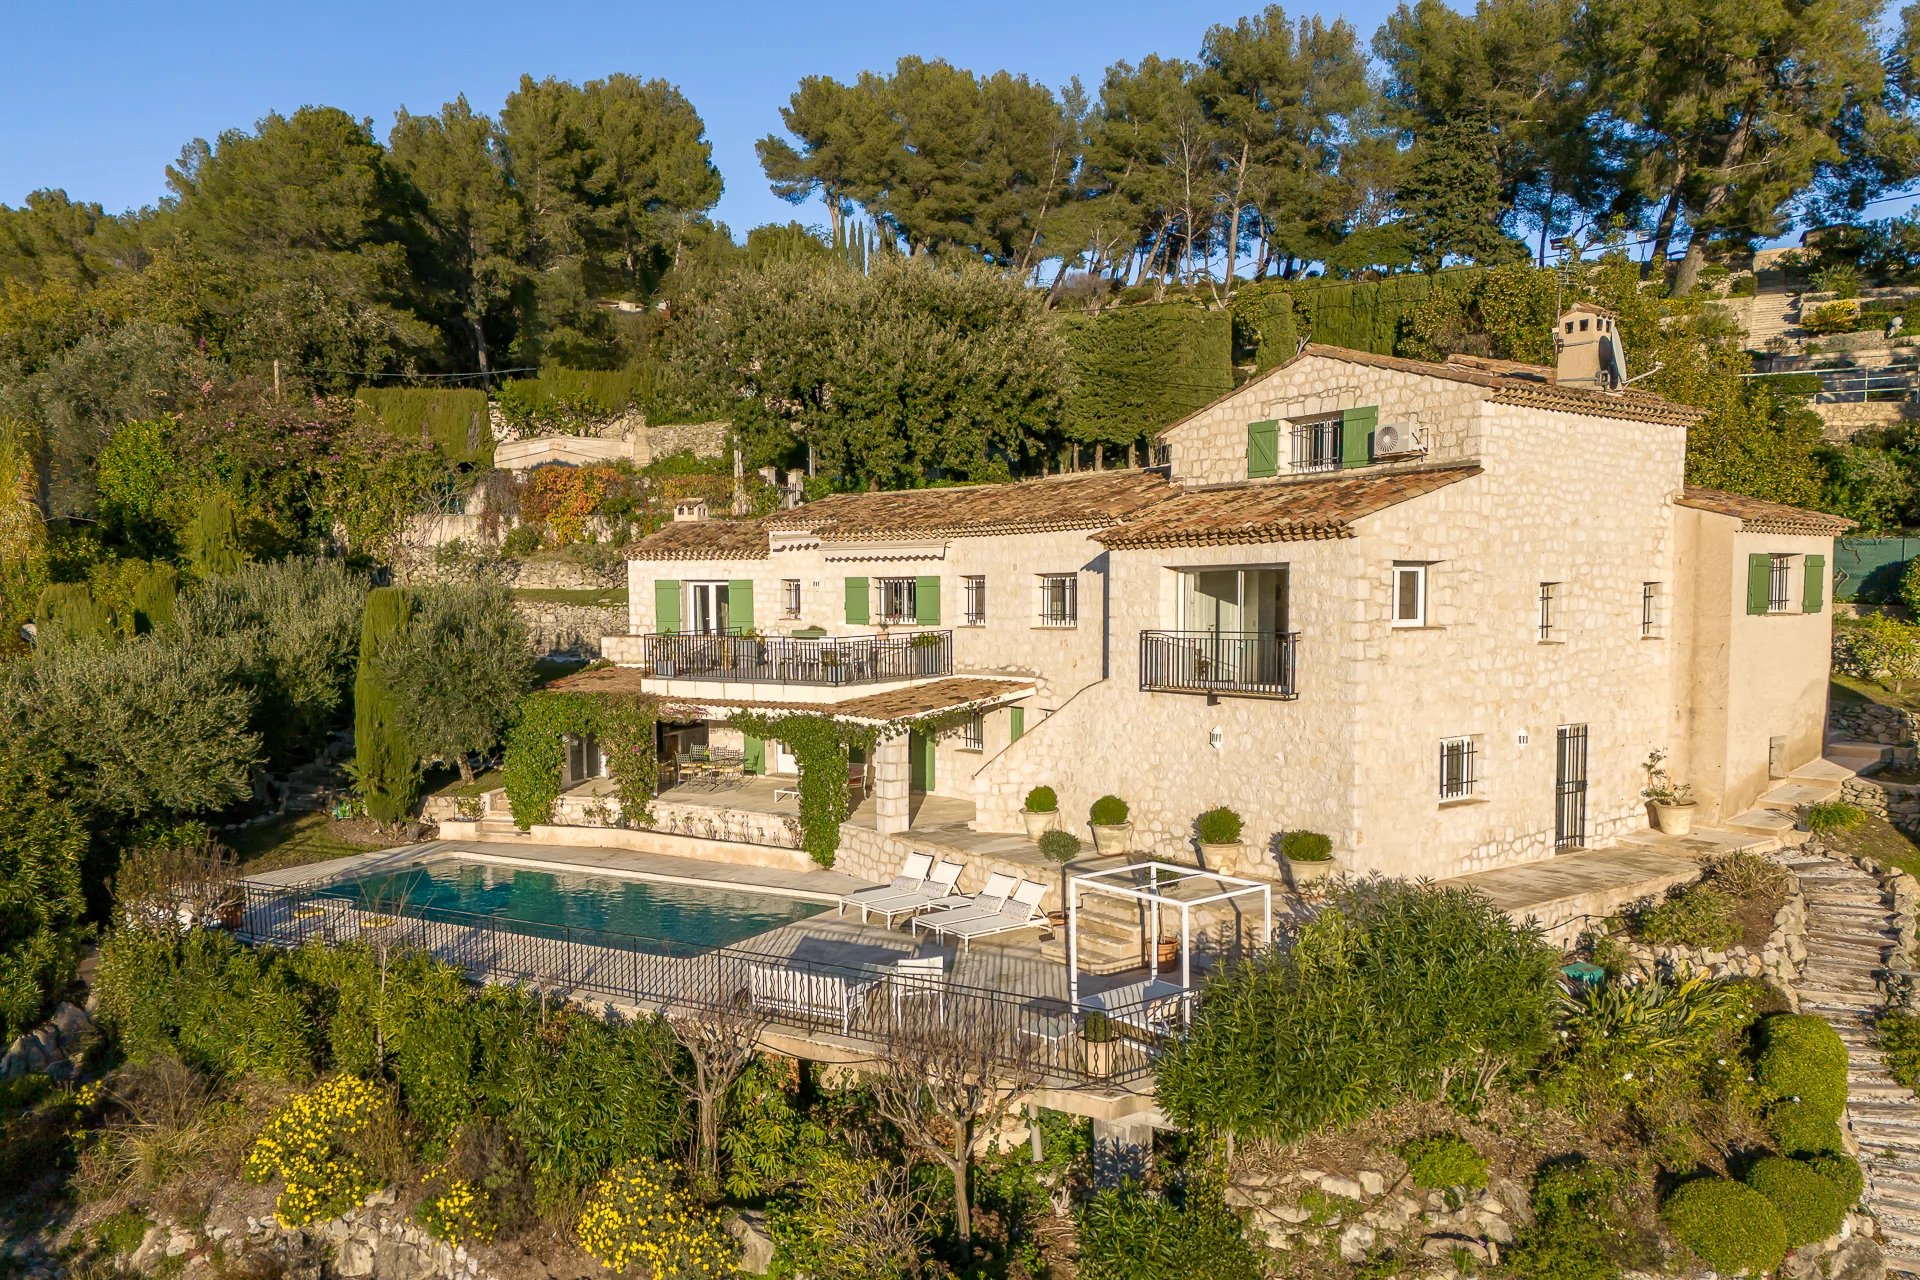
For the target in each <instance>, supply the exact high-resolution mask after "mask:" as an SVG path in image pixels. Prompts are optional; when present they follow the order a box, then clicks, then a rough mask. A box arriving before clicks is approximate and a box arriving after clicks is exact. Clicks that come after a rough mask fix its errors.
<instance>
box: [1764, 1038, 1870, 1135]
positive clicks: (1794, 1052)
mask: <svg viewBox="0 0 1920 1280" xmlns="http://www.w3.org/2000/svg"><path fill="white" fill-rule="evenodd" d="M1753 1075H1754V1079H1756V1080H1758V1081H1759V1082H1760V1087H1761V1088H1763V1089H1765V1090H1766V1091H1767V1092H1768V1093H1770V1094H1772V1095H1773V1096H1774V1097H1776V1098H1779V1099H1782V1100H1784V1101H1790V1102H1803V1103H1806V1104H1808V1105H1809V1106H1812V1107H1815V1108H1817V1109H1818V1110H1819V1111H1820V1112H1821V1113H1822V1114H1823V1115H1825V1116H1826V1117H1827V1118H1828V1119H1830V1120H1838V1119H1839V1118H1840V1113H1841V1112H1843V1111H1845V1110H1846V1109H1847V1046H1846V1045H1844V1044H1842V1043H1841V1042H1840V1034H1839V1033H1838V1032H1836V1031H1835V1030H1834V1029H1833V1028H1832V1027H1830V1026H1828V1025H1827V1024H1826V1021H1825V1020H1824V1019H1821V1018H1816V1017H1813V1016H1812V1015H1810V1014H1801V1013H1776V1014H1774V1015H1773V1016H1772V1017H1769V1018H1766V1019H1763V1020H1762V1021H1761V1023H1760V1054H1759V1057H1758V1058H1757V1059H1756V1061H1755V1063H1754V1072H1753Z"/></svg>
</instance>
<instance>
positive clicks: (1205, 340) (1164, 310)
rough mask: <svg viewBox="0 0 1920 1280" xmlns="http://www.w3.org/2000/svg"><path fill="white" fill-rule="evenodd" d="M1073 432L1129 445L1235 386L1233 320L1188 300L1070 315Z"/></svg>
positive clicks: (1068, 428)
mask: <svg viewBox="0 0 1920 1280" xmlns="http://www.w3.org/2000/svg"><path fill="white" fill-rule="evenodd" d="M1061 323H1062V324H1063V325H1064V326H1065V335H1066V339H1067V347H1068V351H1069V357H1068V358H1069V362H1070V364H1071V366H1072V369H1073V375H1074V389H1073V393H1072V395H1071V396H1069V397H1068V400H1067V411H1066V414H1065V417H1064V420H1063V422H1062V427H1063V429H1064V430H1065V433H1066V437H1067V439H1068V440H1071V441H1076V442H1078V443H1081V444H1106V445H1114V446H1118V447H1121V448H1125V447H1126V446H1127V445H1130V444H1132V443H1134V442H1135V441H1138V440H1141V439H1143V438H1144V437H1146V436H1147V435H1149V434H1151V433H1152V432H1154V431H1157V430H1159V429H1160V428H1161V427H1164V426H1167V425H1169V424H1170V423H1173V422H1177V421H1178V420H1179V419H1181V418H1184V417H1185V416H1186V415H1187V414H1189V413H1191V412H1193V411H1194V410H1195V409H1198V408H1199V407H1200V406H1202V405H1204V404H1208V403H1210V402H1211V401H1213V400H1215V399H1216V398H1218V397H1220V396H1222V395H1225V394H1226V393H1227V392H1229V391H1231V390H1233V323H1232V321H1231V319H1230V318H1229V317H1228V315H1227V313H1226V312H1224V311H1208V310H1206V309H1205V308H1202V307H1198V306H1195V305H1193V304H1192V303H1188V302H1162V303H1150V304H1146V305H1143V306H1128V307H1115V308H1113V309H1112V310H1109V311H1103V312H1101V313H1100V314H1099V315H1096V316H1085V315H1077V316H1076V315H1068V316H1063V317H1062V319H1061Z"/></svg>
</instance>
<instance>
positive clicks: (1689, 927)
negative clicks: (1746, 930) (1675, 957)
mask: <svg viewBox="0 0 1920 1280" xmlns="http://www.w3.org/2000/svg"><path fill="white" fill-rule="evenodd" d="M1733 913H1734V903H1733V899H1732V898H1730V897H1728V896H1727V894H1726V893H1725V892H1723V891H1722V890H1721V889H1719V888H1718V887H1716V886H1715V885H1712V884H1709V883H1704V882H1703V883H1700V884H1693V885H1689V886H1687V887H1686V888H1685V889H1682V890H1680V891H1679V892H1678V893H1675V894H1673V895H1672V896H1671V897H1669V898H1668V899H1667V900H1666V901H1665V902H1662V903H1661V904H1660V905H1659V906H1656V907H1654V908H1653V909H1652V910H1650V911H1646V912H1644V913H1642V914H1641V916H1640V919H1639V921H1638V923H1639V929H1640V936H1641V937H1642V938H1643V939H1645V940H1646V941H1648V942H1657V943H1663V944H1665V945H1667V946H1676V947H1706V948H1712V949H1715V950H1718V949H1720V948H1724V947H1730V946H1732V945H1733V944H1734V943H1735V942H1737V941H1739V939H1740V925H1739V922H1738V921H1736V920H1735V919H1734V918H1733Z"/></svg>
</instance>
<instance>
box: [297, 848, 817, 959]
mask: <svg viewBox="0 0 1920 1280" xmlns="http://www.w3.org/2000/svg"><path fill="white" fill-rule="evenodd" d="M326 894H327V896H329V897H333V896H338V897H345V898H348V899H350V900H351V901H353V902H354V903H355V904H356V905H358V906H362V907H368V908H372V909H375V910H381V911H397V912H399V913H401V914H404V915H411V916H423V917H426V918H429V919H458V918H461V917H465V916H490V917H493V918H495V919H497V920H498V921H499V922H500V923H501V924H503V925H506V926H507V927H508V928H511V929H512V930H513V931H514V932H516V933H530V934H535V935H539V936H543V937H559V936H562V935H563V934H566V935H571V936H574V937H576V938H578V940H580V941H588V942H592V941H600V942H605V943H608V944H618V943H619V942H621V941H622V940H624V939H625V938H640V939H645V940H647V941H649V942H657V943H663V944H666V945H664V946H660V947H652V946H648V947H644V948H643V949H646V950H662V951H667V950H671V951H675V952H679V951H682V950H708V949H711V948H714V947H724V946H728V945H730V944H732V943H735V942H739V941H741V940H743V939H746V938H751V937H753V936H754V935H755V934H758V933H765V932H766V931H767V930H769V929H777V928H779V927H780V926H781V925H786V924H793V923H795V922H797V921H800V920H805V919H806V918H807V917H809V916H813V915H818V914H819V913H820V912H822V911H824V910H826V905H825V904H824V903H819V902H809V901H807V900H806V899H803V898H789V897H785V896H782V895H780V894H772V893H754V892H752V891H750V890H745V889H709V888H704V887H700V886H695V885H683V884H666V883H662V882H660V881H654V880H632V879H627V878H625V877H617V876H593V875H584V874H575V873H572V872H553V871H536V870H534V869H532V868H530V867H512V866H502V865H498V864H495V863H479V862H459V861H454V860H446V859H437V860H435V861H432V862H425V863H416V864H415V865H413V866H411V867H403V868H401V869H399V870H396V871H387V872H382V873H380V874H379V875H373V876H367V877H365V878H363V879H360V880H348V881H343V882H342V883H340V884H337V885H331V886H329V887H328V888H327V890H326ZM595 935H604V936H600V937H596V936H595Z"/></svg>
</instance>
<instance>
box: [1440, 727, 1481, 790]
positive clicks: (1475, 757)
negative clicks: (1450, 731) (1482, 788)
mask: <svg viewBox="0 0 1920 1280" xmlns="http://www.w3.org/2000/svg"><path fill="white" fill-rule="evenodd" d="M1479 765H1480V748H1479V744H1478V742H1477V741H1476V740H1475V739H1474V738H1473V737H1471V736H1463V737H1458V738H1442V739H1440V798H1441V799H1442V800H1466V799H1470V798H1472V796H1473V795H1474V794H1475V792H1476V790H1477V789H1478V788H1479V785H1480V768H1479Z"/></svg>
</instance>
